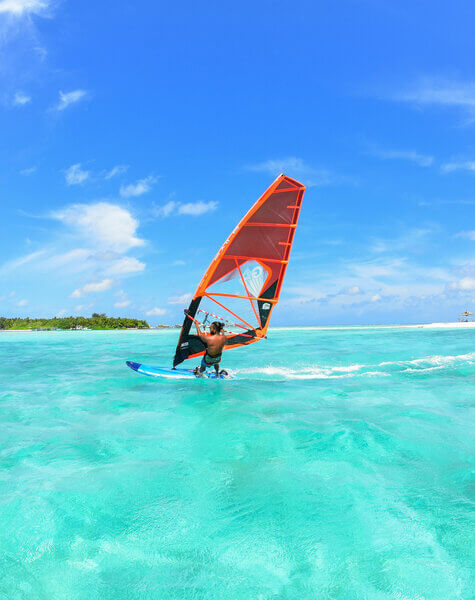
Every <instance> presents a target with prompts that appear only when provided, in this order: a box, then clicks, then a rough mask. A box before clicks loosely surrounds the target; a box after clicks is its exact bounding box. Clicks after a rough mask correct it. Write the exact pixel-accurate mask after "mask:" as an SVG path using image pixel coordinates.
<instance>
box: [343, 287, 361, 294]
mask: <svg viewBox="0 0 475 600" xmlns="http://www.w3.org/2000/svg"><path fill="white" fill-rule="evenodd" d="M346 293H347V294H350V296H356V295H357V294H361V289H360V287H359V286H357V285H353V286H351V287H350V288H348V289H347V290H346Z"/></svg>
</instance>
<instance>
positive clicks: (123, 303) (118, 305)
mask: <svg viewBox="0 0 475 600" xmlns="http://www.w3.org/2000/svg"><path fill="white" fill-rule="evenodd" d="M130 305H131V302H130V300H120V301H119V302H116V303H115V304H114V306H115V308H126V307H127V306H130Z"/></svg>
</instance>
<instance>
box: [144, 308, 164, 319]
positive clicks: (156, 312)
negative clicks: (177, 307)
mask: <svg viewBox="0 0 475 600" xmlns="http://www.w3.org/2000/svg"><path fill="white" fill-rule="evenodd" d="M166 312H167V311H166V310H165V309H164V308H157V307H155V308H151V309H150V310H148V311H147V312H146V313H145V314H146V315H147V317H159V316H161V315H164V314H165V313H166Z"/></svg>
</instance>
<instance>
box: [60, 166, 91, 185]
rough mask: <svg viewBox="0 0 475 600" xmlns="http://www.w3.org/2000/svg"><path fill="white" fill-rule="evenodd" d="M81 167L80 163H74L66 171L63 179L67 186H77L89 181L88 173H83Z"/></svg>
mask: <svg viewBox="0 0 475 600" xmlns="http://www.w3.org/2000/svg"><path fill="white" fill-rule="evenodd" d="M81 167H82V165H81V163H76V164H75V165H71V166H70V167H69V168H68V169H66V171H65V172H64V177H65V179H66V183H67V184H68V185H79V184H80V183H84V182H85V181H87V180H88V179H89V175H90V174H89V171H84V170H83V169H82V168H81Z"/></svg>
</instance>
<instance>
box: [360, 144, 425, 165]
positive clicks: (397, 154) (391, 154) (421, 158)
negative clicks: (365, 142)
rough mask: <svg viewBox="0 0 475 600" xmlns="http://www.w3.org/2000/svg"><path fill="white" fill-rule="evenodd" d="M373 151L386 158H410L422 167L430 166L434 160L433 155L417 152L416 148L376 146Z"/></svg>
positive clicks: (376, 154) (375, 154) (379, 156)
mask: <svg viewBox="0 0 475 600" xmlns="http://www.w3.org/2000/svg"><path fill="white" fill-rule="evenodd" d="M371 153H372V154H373V155H374V156H377V157H378V158H382V159H384V160H387V159H388V160H408V161H410V162H413V163H415V164H417V165H419V166H420V167H430V165H431V164H432V163H433V162H434V157H433V156H429V155H427V154H419V152H415V151H414V150H383V149H382V148H378V147H374V148H373V149H372V151H371Z"/></svg>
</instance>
